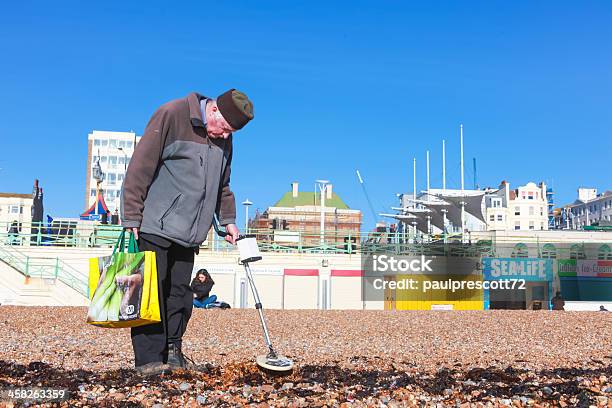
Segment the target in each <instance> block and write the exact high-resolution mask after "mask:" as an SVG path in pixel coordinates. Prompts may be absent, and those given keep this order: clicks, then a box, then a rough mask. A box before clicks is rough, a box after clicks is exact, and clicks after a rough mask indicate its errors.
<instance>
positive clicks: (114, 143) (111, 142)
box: [108, 139, 117, 149]
mask: <svg viewBox="0 0 612 408" xmlns="http://www.w3.org/2000/svg"><path fill="white" fill-rule="evenodd" d="M108 147H110V148H113V149H116V148H117V140H115V139H111V140H109V141H108Z"/></svg>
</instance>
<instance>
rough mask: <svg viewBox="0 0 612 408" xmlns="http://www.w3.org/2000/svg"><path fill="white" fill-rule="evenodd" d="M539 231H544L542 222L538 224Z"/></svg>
mask: <svg viewBox="0 0 612 408" xmlns="http://www.w3.org/2000/svg"><path fill="white" fill-rule="evenodd" d="M540 230H541V231H544V223H543V222H541V223H540Z"/></svg>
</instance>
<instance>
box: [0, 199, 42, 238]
mask: <svg viewBox="0 0 612 408" xmlns="http://www.w3.org/2000/svg"><path fill="white" fill-rule="evenodd" d="M33 204H34V199H33V198H32V194H17V193H0V228H2V229H3V231H2V232H6V231H7V230H8V228H9V227H10V226H11V224H12V223H13V222H15V221H16V222H17V224H18V226H19V227H21V224H22V223H25V224H29V223H30V222H31V221H32V205H33ZM28 228H29V226H28Z"/></svg>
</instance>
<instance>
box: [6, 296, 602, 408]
mask: <svg viewBox="0 0 612 408" xmlns="http://www.w3.org/2000/svg"><path fill="white" fill-rule="evenodd" d="M266 313H267V317H268V322H269V327H270V331H271V334H272V338H273V342H274V343H275V347H276V348H277V349H278V351H279V352H281V353H283V354H285V355H287V356H288V357H290V358H292V359H294V360H295V362H296V367H295V369H294V370H293V372H292V373H291V374H290V375H288V376H285V377H278V376H271V375H269V374H266V373H262V372H260V371H259V370H257V368H256V366H255V364H254V363H253V361H254V357H255V355H257V354H263V353H264V352H265V348H264V345H263V340H262V335H261V329H260V327H259V323H258V319H257V315H256V312H255V310H201V309H198V310H194V314H193V317H192V320H191V322H190V324H189V328H188V331H187V335H186V338H185V340H184V346H183V348H184V351H185V353H186V354H187V355H188V356H190V357H191V358H192V359H194V360H195V361H196V362H198V363H200V364H201V365H202V366H203V369H202V370H201V371H185V372H175V373H172V374H169V375H164V376H161V377H158V378H154V379H143V378H141V377H139V376H137V375H136V373H135V372H134V371H133V370H132V369H131V368H132V365H133V359H132V350H131V342H130V336H129V330H127V329H102V328H98V327H93V326H89V325H87V324H85V323H84V320H85V315H86V309H85V308H59V307H57V308H45V307H36V308H24V307H12V306H0V388H5V390H6V389H10V388H15V387H17V386H21V387H26V386H30V387H32V386H38V387H56V388H57V387H61V388H67V389H69V390H70V392H71V399H70V400H68V401H65V402H63V403H61V405H62V406H108V407H110V406H149V407H155V408H161V407H165V406H177V407H179V406H180V407H182V406H188V407H189V406H198V405H213V406H240V405H245V404H257V405H260V406H304V407H306V406H324V405H327V406H341V407H348V406H372V407H381V406H389V407H394V406H415V407H416V406H441V407H444V406H454V407H456V406H460V407H471V406H475V407H481V406H482V407H485V406H515V407H527V406H533V407H537V406H563V407H574V406H585V407H589V406H606V407H612V313H598V312H592V313H591V312H548V311H484V312H483V311H473V312H468V311H453V312H443V311H440V312H429V311H414V312H408V311H405V312H384V311H306V310H301V311H289V310H285V311H279V310H270V311H266ZM11 401H12V402H9V403H6V402H5V406H11V404H12V403H15V404H16V405H19V404H17V403H16V402H15V400H11ZM0 406H2V403H0Z"/></svg>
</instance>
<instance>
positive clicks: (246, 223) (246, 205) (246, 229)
mask: <svg viewBox="0 0 612 408" xmlns="http://www.w3.org/2000/svg"><path fill="white" fill-rule="evenodd" d="M242 205H244V209H245V218H244V233H245V234H248V233H249V207H250V206H251V205H253V203H252V202H250V201H249V199H248V198H247V199H246V200H244V201H243V202H242Z"/></svg>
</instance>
